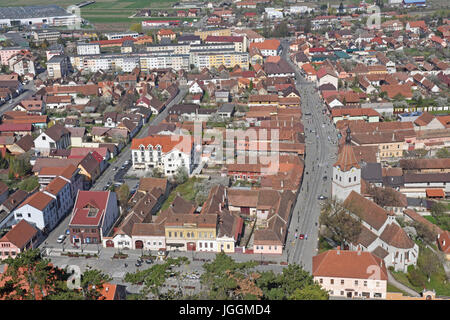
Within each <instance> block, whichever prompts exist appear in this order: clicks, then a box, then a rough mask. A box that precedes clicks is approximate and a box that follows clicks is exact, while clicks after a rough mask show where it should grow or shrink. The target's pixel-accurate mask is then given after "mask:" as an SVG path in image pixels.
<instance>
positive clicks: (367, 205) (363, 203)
mask: <svg viewBox="0 0 450 320" xmlns="http://www.w3.org/2000/svg"><path fill="white" fill-rule="evenodd" d="M344 207H346V208H347V209H348V210H350V211H351V212H352V213H354V214H356V215H357V216H359V217H360V218H361V219H362V220H364V221H365V222H367V223H368V224H369V225H370V226H372V227H373V228H375V229H376V230H379V229H380V228H381V227H382V226H383V225H384V223H385V221H386V219H387V213H386V210H384V209H383V208H382V207H380V206H379V205H377V204H376V203H375V202H373V201H370V200H368V199H366V198H364V197H363V196H362V195H360V194H359V193H357V192H355V191H352V192H351V193H350V194H349V195H348V197H347V199H345V201H344Z"/></svg>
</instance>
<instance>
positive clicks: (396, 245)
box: [343, 191, 419, 272]
mask: <svg viewBox="0 0 450 320" xmlns="http://www.w3.org/2000/svg"><path fill="white" fill-rule="evenodd" d="M343 205H344V207H345V208H346V209H347V210H348V212H349V214H350V215H351V216H353V217H354V218H356V219H359V221H360V222H361V232H360V234H359V235H358V237H357V238H356V240H353V242H351V241H348V244H349V247H350V250H355V251H357V250H361V251H364V252H366V251H367V252H371V253H373V254H374V255H376V256H377V257H379V258H381V259H383V260H384V262H385V264H386V267H390V266H392V267H393V268H394V270H396V271H402V272H407V269H408V266H410V265H416V263H417V258H418V256H419V247H418V245H417V244H416V243H414V241H412V240H411V239H410V238H409V236H408V235H407V234H406V232H405V231H404V230H403V229H402V228H401V227H400V225H399V224H398V222H397V220H396V219H395V215H393V214H390V213H388V212H386V210H384V209H383V208H381V207H380V206H378V205H377V204H375V203H374V202H372V201H370V200H368V199H366V198H364V197H363V196H362V195H360V194H359V193H356V192H355V191H352V192H351V193H350V194H349V196H348V197H347V199H345V201H344V203H343Z"/></svg>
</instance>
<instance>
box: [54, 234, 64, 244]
mask: <svg viewBox="0 0 450 320" xmlns="http://www.w3.org/2000/svg"><path fill="white" fill-rule="evenodd" d="M65 239H66V235H65V234H62V235H60V236H59V237H58V240H56V242H58V243H62V242H64V240H65Z"/></svg>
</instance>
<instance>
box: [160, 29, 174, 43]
mask: <svg viewBox="0 0 450 320" xmlns="http://www.w3.org/2000/svg"><path fill="white" fill-rule="evenodd" d="M176 37H177V35H176V33H175V32H173V31H172V30H170V29H161V30H159V31H158V34H157V38H158V41H161V40H162V39H163V38H167V39H170V40H174V39H175V38H176Z"/></svg>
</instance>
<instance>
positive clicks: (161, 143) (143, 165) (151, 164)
mask: <svg viewBox="0 0 450 320" xmlns="http://www.w3.org/2000/svg"><path fill="white" fill-rule="evenodd" d="M131 152H132V159H133V168H134V169H144V170H149V169H152V168H156V167H160V168H162V169H163V171H164V174H166V175H172V174H174V173H175V172H176V170H177V168H178V167H184V168H186V170H187V172H188V173H191V170H192V168H193V164H194V157H195V149H194V139H193V138H192V137H191V136H179V135H151V136H148V137H145V138H142V139H133V141H132V143H131Z"/></svg>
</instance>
